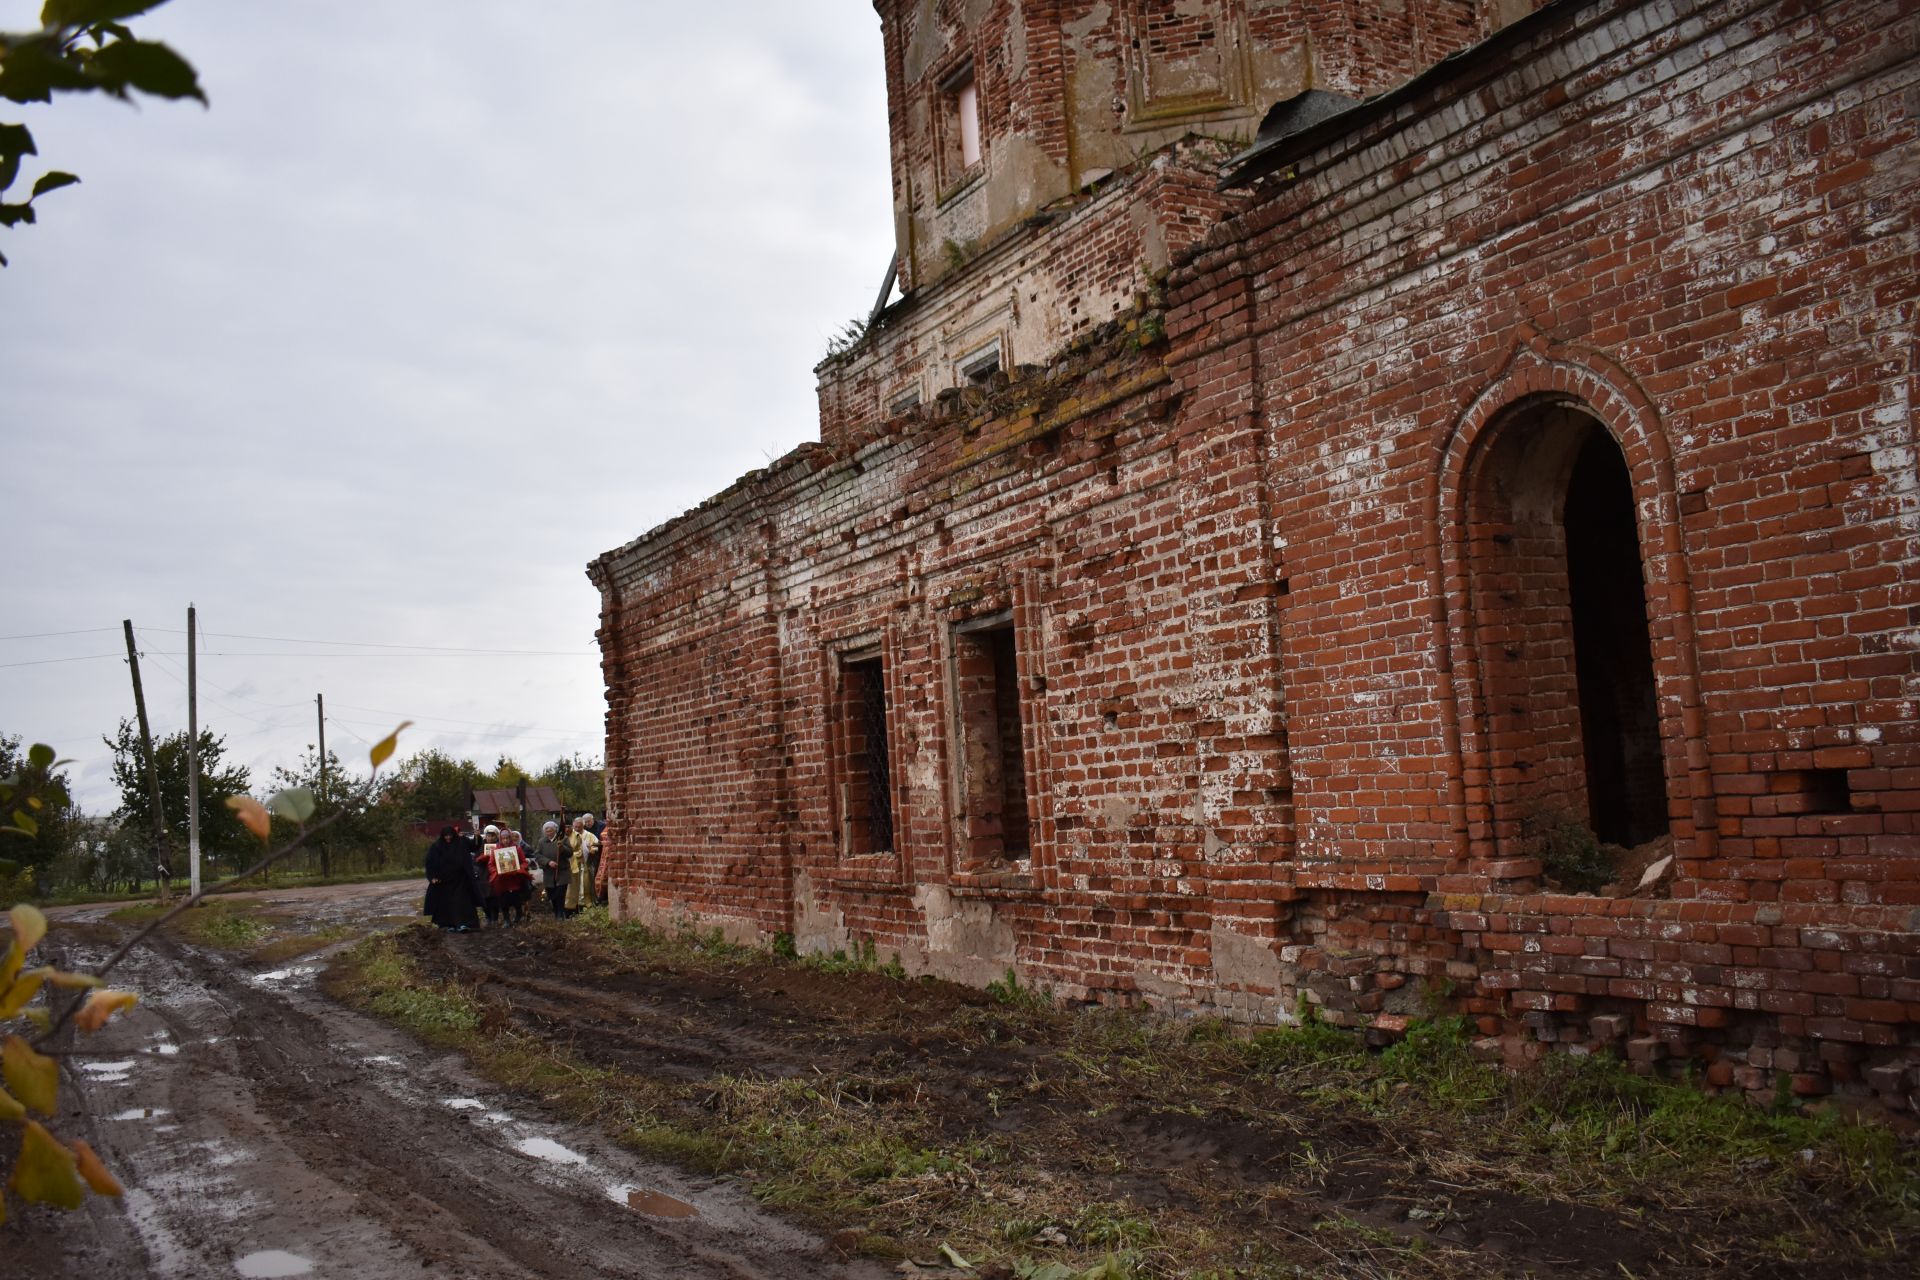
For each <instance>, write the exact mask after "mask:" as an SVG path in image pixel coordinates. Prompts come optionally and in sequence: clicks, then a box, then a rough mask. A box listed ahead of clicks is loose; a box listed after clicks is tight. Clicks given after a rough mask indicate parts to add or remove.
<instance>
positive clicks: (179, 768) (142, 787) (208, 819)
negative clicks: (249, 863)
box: [103, 720, 251, 865]
mask: <svg viewBox="0 0 1920 1280" xmlns="http://www.w3.org/2000/svg"><path fill="white" fill-rule="evenodd" d="M103 741H104V742H105V743H106V744H107V746H108V747H109V748H110V749H111V750H112V751H113V781H114V785H116V786H118V787H119V788H120V808H119V810H118V812H117V816H118V817H119V819H120V825H121V827H122V828H123V829H124V830H126V831H127V832H128V834H129V835H131V836H132V837H134V838H135V839H145V838H146V833H147V832H149V831H152V830H153V801H152V795H151V792H150V791H149V790H148V788H147V773H146V766H145V764H144V762H143V761H142V758H141V753H140V730H139V727H138V726H137V725H135V724H134V723H133V722H132V721H131V720H122V721H121V722H120V728H119V730H118V732H116V733H115V734H114V736H113V737H111V738H106V739H103ZM226 754H227V748H226V740H225V739H224V738H221V737H219V736H217V735H216V734H214V733H213V731H212V730H210V729H202V730H201V731H200V851H201V853H202V855H203V856H205V857H208V858H213V859H222V858H225V859H229V860H235V859H238V858H240V857H242V856H243V855H245V854H246V853H247V852H248V850H249V849H250V847H251V846H250V845H249V843H248V837H247V832H246V828H244V827H243V826H241V825H240V822H239V820H238V819H237V818H236V817H235V816H234V814H233V811H232V810H231V809H230V808H229V807H228V806H227V797H229V796H237V795H244V794H245V793H246V790H247V787H248V786H249V785H250V784H251V779H250V778H249V776H248V773H247V767H246V766H245V765H239V764H236V765H223V764H222V763H221V762H222V761H223V760H224V759H225V757H226ZM153 758H154V764H155V767H156V769H157V771H158V773H159V775H160V812H161V814H162V815H163V816H164V817H165V819H166V826H167V838H168V840H169V841H170V842H171V844H172V847H173V849H174V850H175V851H176V852H177V853H181V854H184V852H185V850H186V847H187V732H186V730H184V729H182V730H180V731H179V732H178V733H172V734H168V735H167V736H166V737H164V738H161V739H159V740H158V741H156V742H155V743H154V744H153ZM179 865H184V864H183V863H182V864H179Z"/></svg>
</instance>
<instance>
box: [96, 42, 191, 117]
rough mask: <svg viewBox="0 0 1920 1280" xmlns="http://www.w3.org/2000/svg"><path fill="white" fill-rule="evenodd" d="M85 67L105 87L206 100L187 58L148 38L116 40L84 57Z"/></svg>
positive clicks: (161, 95) (161, 96)
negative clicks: (90, 55) (85, 60)
mask: <svg viewBox="0 0 1920 1280" xmlns="http://www.w3.org/2000/svg"><path fill="white" fill-rule="evenodd" d="M87 67H88V69H89V70H90V71H92V72H93V74H94V76H95V77H96V78H97V79H99V80H100V81H101V82H102V83H103V84H105V85H106V86H107V88H108V89H109V90H112V89H114V88H116V87H117V88H119V89H121V90H124V89H126V88H134V89H138V90H140V91H141V92H142V93H150V94H152V95H154V96H155V97H156V98H198V99H199V100H200V101H201V102H205V101H206V100H207V95H206V94H204V93H202V92H200V79H199V77H198V76H197V75H195V74H194V70H193V68H192V67H191V66H190V65H188V63H187V60H186V59H185V58H183V57H181V56H180V55H179V54H177V53H175V52H174V51H173V50H171V49H169V48H167V46H165V45H163V44H158V43H156V42H154V41H152V40H116V41H114V42H113V43H112V44H110V45H108V46H107V47H106V48H104V49H102V50H100V51H99V52H98V53H96V54H94V55H93V56H92V57H91V58H89V59H87Z"/></svg>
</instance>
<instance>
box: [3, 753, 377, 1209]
mask: <svg viewBox="0 0 1920 1280" xmlns="http://www.w3.org/2000/svg"><path fill="white" fill-rule="evenodd" d="M411 723H412V721H407V722H405V723H403V724H401V725H400V727H399V728H397V729H395V730H394V731H393V732H392V733H390V734H388V735H387V736H386V737H385V738H383V739H381V740H380V741H379V742H378V743H376V744H375V745H374V747H373V750H372V751H371V752H369V753H368V758H369V759H370V760H371V761H372V763H373V771H372V772H371V773H369V774H368V775H367V778H366V780H365V781H364V782H363V783H361V784H360V787H359V788H358V791H357V793H356V794H355V795H354V796H352V797H350V800H351V803H349V804H345V805H342V806H340V807H338V808H336V809H335V810H334V811H333V813H332V814H331V815H329V816H328V817H326V818H323V819H321V820H320V821H318V822H315V821H313V816H314V807H315V806H314V797H313V793H312V792H311V791H309V790H307V789H306V788H305V787H290V788H288V789H286V790H284V791H281V792H279V793H278V794H276V795H274V796H273V797H272V798H271V799H269V800H266V801H264V802H263V801H260V800H256V799H254V798H253V797H252V796H231V797H229V798H228V800H227V807H228V808H230V809H232V810H233V812H234V814H235V815H236V816H237V817H238V818H239V819H240V822H241V823H242V824H243V825H244V826H245V827H246V828H247V830H248V831H250V832H252V833H253V834H254V835H255V836H256V837H258V838H259V840H260V841H261V843H263V844H270V843H271V836H272V833H273V821H274V819H275V818H276V817H278V818H281V819H283V820H286V821H291V822H294V823H296V824H297V830H296V831H295V833H294V835H293V837H292V838H291V839H289V840H288V841H287V842H286V843H285V844H282V845H281V846H279V847H278V848H276V849H274V850H273V851H272V852H270V853H268V854H267V855H265V856H264V857H262V858H261V859H260V860H259V861H258V862H256V863H254V864H253V865H252V866H251V867H248V868H247V869H246V870H245V871H242V872H240V873H239V874H238V875H235V876H231V877H229V878H228V879H226V880H223V881H221V882H220V883H218V884H213V885H208V886H207V887H206V888H204V889H202V890H201V891H200V892H199V893H196V894H193V895H192V896H190V897H188V898H185V899H183V900H181V902H180V903H179V904H178V905H177V906H175V907H174V908H173V909H172V910H171V911H168V912H166V913H165V914H164V915H162V916H160V917H159V918H158V919H156V920H153V921H151V922H149V923H148V924H147V925H146V926H145V927H144V928H142V929H140V930H139V931H138V932H136V933H135V934H134V935H133V936H132V937H130V938H128V939H127V940H126V941H125V942H123V943H121V944H120V946H119V947H118V948H116V949H115V950H114V952H113V954H111V955H109V956H108V957H107V958H106V959H105V960H104V961H102V962H101V963H100V964H99V965H97V966H96V967H95V968H94V969H93V970H92V971H91V972H88V973H70V972H67V971H65V970H62V969H57V968H55V967H53V966H52V965H41V966H39V967H37V968H33V969H29V968H27V967H26V962H27V956H28V954H29V953H30V952H32V951H33V950H34V948H36V947H38V946H39V945H40V943H41V940H42V939H44V938H45V937H46V934H47V918H46V916H45V915H43V914H42V913H41V912H40V910H39V909H38V908H37V907H33V906H29V905H27V904H25V903H22V904H20V905H18V906H15V907H14V908H13V909H12V910H11V911H10V912H8V921H9V923H10V925H11V927H12V933H13V936H12V938H11V939H9V941H8V944H7V949H6V952H5V954H4V955H3V956H0V1024H5V1023H7V1022H11V1021H13V1020H16V1019H19V1020H23V1021H25V1022H26V1023H27V1024H28V1025H29V1026H30V1028H31V1029H32V1036H33V1038H32V1039H31V1040H29V1039H28V1038H27V1036H25V1035H21V1034H18V1033H13V1034H8V1035H6V1036H5V1037H4V1038H0V1125H6V1126H11V1125H18V1126H19V1127H20V1148H19V1152H18V1154H17V1155H16V1156H15V1158H14V1161H13V1172H12V1174H11V1176H9V1178H8V1179H7V1189H8V1190H10V1191H12V1192H13V1193H14V1194H15V1195H17V1196H19V1197H20V1198H21V1199H22V1200H26V1201H31V1202H34V1203H38V1204H49V1205H54V1206H56V1207H58V1208H62V1209H78V1208H79V1207H80V1205H81V1204H82V1203H83V1202H84V1201H85V1199H86V1193H87V1192H88V1191H89V1190H91V1191H93V1192H94V1193H95V1194H96V1195H103V1196H117V1195H120V1194H121V1193H122V1190H123V1188H122V1187H121V1185H120V1182H119V1180H118V1179H116V1178H115V1177H114V1176H113V1174H111V1173H110V1172H108V1171H107V1167H106V1165H105V1164H103V1163H102V1162H101V1160H100V1158H99V1157H98V1156H97V1155H95V1154H94V1152H93V1149H92V1148H91V1147H89V1146H88V1145H87V1144H86V1143H85V1142H84V1141H82V1140H80V1139H77V1138H76V1139H73V1140H71V1141H62V1140H61V1139H60V1138H58V1137H56V1136H55V1135H54V1133H53V1132H52V1131H51V1130H50V1129H48V1128H47V1126H46V1125H44V1124H42V1123H41V1122H40V1121H38V1120H35V1119H33V1118H32V1116H31V1115H29V1113H30V1112H38V1113H39V1114H40V1115H42V1116H45V1117H48V1118H49V1119H51V1118H52V1117H53V1116H54V1115H55V1114H56V1110H57V1107H58V1105H59V1093H60V1063H59V1059H60V1056H62V1055H61V1054H59V1053H58V1051H55V1052H46V1050H48V1049H49V1048H50V1046H51V1044H52V1042H53V1040H54V1038H55V1037H56V1036H58V1035H59V1034H60V1032H61V1031H62V1030H64V1029H65V1028H66V1027H67V1026H68V1025H69V1024H71V1025H72V1026H74V1027H75V1028H77V1029H79V1030H80V1031H82V1032H86V1033H89V1034H91V1033H93V1032H96V1031H99V1030H100V1029H101V1028H103V1027H105V1026H106V1025H107V1023H108V1021H109V1020H110V1019H111V1018H112V1017H113V1015H114V1014H116V1013H119V1012H121V1011H122V1010H124V1009H130V1008H132V1007H133V1006H134V1005H135V1004H136V1003H138V1001H139V996H138V995H136V994H135V993H134V992H131V991H120V990H114V989H111V988H109V987H108V986H107V985H106V979H107V975H108V974H110V973H112V972H113V970H114V968H115V967H116V966H117V965H119V963H120V962H121V961H122V960H124V959H126V957H127V954H128V953H129V952H131V951H132V950H133V949H134V948H135V947H137V946H139V945H140V944H141V943H142V942H145V941H146V940H147V939H148V938H150V937H152V936H153V935H154V933H156V932H157V931H158V930H160V929H161V928H163V927H164V926H165V925H166V924H167V923H168V922H169V921H171V920H173V919H174V918H175V917H177V916H179V915H180V914H181V913H182V912H184V911H187V910H190V909H191V908H193V907H195V906H197V905H199V903H200V902H201V901H202V900H204V899H205V898H206V896H207V894H209V893H213V892H217V891H219V890H222V889H226V888H230V887H232V886H233V885H236V884H238V883H240V882H241V881H243V880H246V879H249V878H251V877H253V876H257V875H260V874H261V873H262V872H264V871H266V870H267V869H268V868H269V867H271V866H273V865H274V864H275V863H276V862H279V861H280V860H281V859H283V858H285V857H287V856H288V855H290V854H292V853H294V852H295V851H296V850H298V849H300V848H301V847H302V846H304V845H305V844H306V843H307V842H308V841H310V840H312V839H313V838H314V837H315V836H316V835H318V834H320V832H322V831H324V830H326V829H327V828H328V827H330V826H332V825H333V824H334V823H336V822H338V821H340V819H341V818H342V817H344V816H345V815H346V814H347V813H348V812H349V811H351V810H352V809H353V808H355V807H357V806H358V805H359V804H361V803H364V802H365V800H366V799H367V798H368V797H369V796H371V795H372V794H373V793H374V786H375V780H376V779H377V778H378V777H379V773H380V766H381V765H383V764H385V763H386V762H387V760H388V759H389V758H390V757H391V756H392V755H393V753H394V750H395V748H396V747H397V746H398V745H399V741H400V734H401V732H402V731H403V730H405V729H406V728H407V726H408V725H410V724H411ZM28 762H29V765H30V767H31V768H32V769H34V770H36V771H37V772H35V773H32V774H28V773H25V772H22V773H16V774H14V775H11V776H9V777H7V778H5V779H0V812H11V813H12V815H13V817H14V818H15V819H16V820H15V821H14V822H13V823H12V824H11V825H10V826H9V827H7V828H4V829H0V830H4V832H5V833H7V834H11V835H14V836H16V837H22V836H24V837H30V836H31V830H32V819H31V816H30V814H29V813H28V811H29V810H30V809H32V808H33V807H34V806H33V799H34V797H35V796H37V795H42V794H44V787H45V785H46V784H45V781H44V778H45V777H47V776H51V774H52V771H53V770H54V769H55V768H57V767H58V762H57V761H56V760H55V759H54V752H53V750H52V749H51V748H49V747H46V746H44V745H38V744H36V745H35V746H34V747H33V748H32V750H31V751H30V752H29V753H28ZM21 817H26V818H27V821H26V822H24V823H23V822H21V821H19V819H20V818H21ZM43 994H44V995H45V996H46V999H45V1000H44V1001H42V1002H40V1003H36V1000H37V999H38V998H39V997H40V996H42V995H43ZM6 1219H7V1206H6V1197H5V1195H4V1193H0V1225H4V1224H5V1222H6Z"/></svg>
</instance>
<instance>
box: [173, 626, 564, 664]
mask: <svg viewBox="0 0 1920 1280" xmlns="http://www.w3.org/2000/svg"><path fill="white" fill-rule="evenodd" d="M146 630H149V631H162V632H165V633H167V634H168V635H176V636H181V635H185V634H186V632H184V631H181V630H180V629H178V628H176V627H148V628H146ZM200 634H201V635H203V636H218V637H219V638H220V639H222V640H265V641H268V642H270V643H273V644H318V645H326V646H328V647H330V648H335V649H420V650H425V651H427V652H430V653H454V654H477V655H487V656H492V657H505V658H513V657H519V658H545V657H553V656H556V655H565V656H567V657H579V658H585V657H590V656H592V654H593V652H594V651H593V650H591V649H478V648H474V647H472V646H470V645H444V644H382V643H380V642H378V641H373V640H303V639H301V638H299V637H297V636H257V635H248V634H246V633H243V632H238V631H202V632H201V633H200ZM230 656H256V655H230ZM289 656H298V655H289Z"/></svg>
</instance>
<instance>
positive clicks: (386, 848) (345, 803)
mask: <svg viewBox="0 0 1920 1280" xmlns="http://www.w3.org/2000/svg"><path fill="white" fill-rule="evenodd" d="M273 780H274V783H275V785H277V786H278V787H280V788H281V790H282V791H283V792H286V791H292V790H305V791H307V792H308V793H310V794H311V795H312V796H313V803H314V812H316V813H318V814H320V815H321V816H322V817H326V816H329V815H332V814H333V813H335V812H336V811H341V812H340V816H339V818H338V820H337V821H335V822H334V824H333V826H332V828H331V829H330V830H329V831H328V832H327V834H326V837H325V842H324V843H323V844H322V845H321V846H320V847H321V848H322V850H324V851H325V852H326V853H327V854H329V855H330V854H331V853H332V852H334V851H336V850H340V851H351V852H352V853H355V854H357V855H359V857H360V859H361V861H362V862H364V863H365V864H366V865H367V866H368V867H369V868H371V867H373V866H377V865H380V864H382V863H383V862H384V861H385V856H386V854H387V853H388V852H390V851H391V850H393V849H394V848H396V847H397V846H399V845H402V844H405V845H407V846H408V847H409V852H411V845H412V841H411V840H409V839H407V838H406V819H405V818H404V817H403V816H402V815H401V813H400V812H399V810H398V809H397V808H395V807H394V806H393V805H391V804H382V803H380V802H379V797H378V796H377V795H376V794H375V793H374V791H373V789H372V787H371V786H370V785H369V782H368V779H367V778H365V777H362V776H360V775H358V774H355V773H353V772H352V771H351V770H349V769H348V768H347V767H346V766H345V765H343V764H342V763H341V762H340V757H339V756H338V755H336V754H335V753H334V752H332V751H329V752H327V767H326V768H325V769H324V770H323V769H322V768H321V767H320V752H319V749H318V748H317V747H315V746H313V745H312V744H308V746H307V749H306V751H305V752H304V753H303V754H302V755H301V757H300V762H299V763H298V764H297V765H295V766H294V767H293V768H291V769H288V768H278V769H275V770H274V771H273ZM298 825H299V824H298V822H296V821H294V820H293V818H292V816H291V815H284V816H283V815H281V814H280V813H279V812H278V811H276V813H275V818H274V827H275V828H276V829H277V830H279V831H280V833H281V834H282V835H283V836H286V835H289V834H290V833H291V831H292V830H294V829H296V828H297V827H298ZM323 863H330V859H323ZM328 869H329V870H331V866H330V865H329V866H328Z"/></svg>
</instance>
